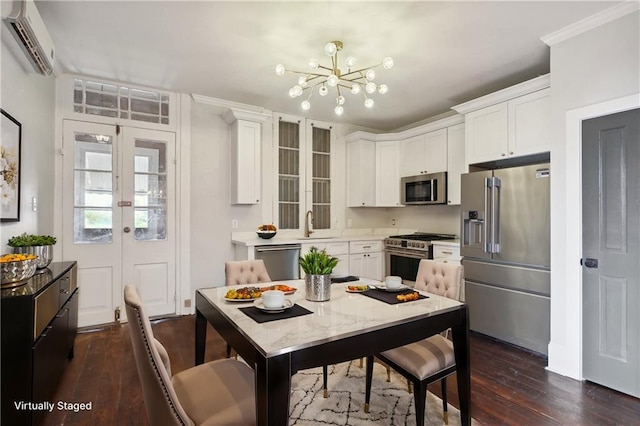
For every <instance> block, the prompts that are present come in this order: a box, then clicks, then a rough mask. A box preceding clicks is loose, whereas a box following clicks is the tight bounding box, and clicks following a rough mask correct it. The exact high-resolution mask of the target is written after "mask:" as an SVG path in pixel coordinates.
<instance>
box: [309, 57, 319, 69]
mask: <svg viewBox="0 0 640 426" xmlns="http://www.w3.org/2000/svg"><path fill="white" fill-rule="evenodd" d="M309 68H311V69H312V70H315V69H318V60H317V59H314V58H311V59H309Z"/></svg>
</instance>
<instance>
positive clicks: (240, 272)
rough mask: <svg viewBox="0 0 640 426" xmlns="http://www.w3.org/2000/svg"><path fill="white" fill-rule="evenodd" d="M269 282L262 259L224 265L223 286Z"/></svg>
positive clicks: (228, 351) (228, 350) (237, 261)
mask: <svg viewBox="0 0 640 426" xmlns="http://www.w3.org/2000/svg"><path fill="white" fill-rule="evenodd" d="M270 281H271V277H269V273H268V272H267V267H266V266H265V265H264V261H263V260H262V259H255V260H234V261H230V262H226V263H225V264H224V285H225V286H229V285H242V284H258V283H268V282H270ZM230 356H231V345H229V344H228V343H227V358H229V357H230Z"/></svg>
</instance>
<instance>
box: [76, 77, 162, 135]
mask: <svg viewBox="0 0 640 426" xmlns="http://www.w3.org/2000/svg"><path fill="white" fill-rule="evenodd" d="M73 111H74V112H79V113H83V114H92V115H101V116H103V117H114V118H121V119H127V120H135V121H144V122H147V123H159V124H169V94H167V93H161V92H156V91H152V90H144V89H137V88H133V87H127V86H118V85H115V84H111V83H104V82H100V81H91V80H83V79H80V78H74V80H73Z"/></svg>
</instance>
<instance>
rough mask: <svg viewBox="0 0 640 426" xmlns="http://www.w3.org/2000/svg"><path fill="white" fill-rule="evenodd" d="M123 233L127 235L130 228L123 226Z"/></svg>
mask: <svg viewBox="0 0 640 426" xmlns="http://www.w3.org/2000/svg"><path fill="white" fill-rule="evenodd" d="M123 231H124V232H125V233H129V232H131V228H129V227H128V226H125V227H124V229H123Z"/></svg>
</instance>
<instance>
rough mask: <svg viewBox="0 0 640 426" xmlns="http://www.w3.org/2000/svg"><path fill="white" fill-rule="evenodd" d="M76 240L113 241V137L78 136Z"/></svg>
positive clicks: (76, 160) (76, 148)
mask: <svg viewBox="0 0 640 426" xmlns="http://www.w3.org/2000/svg"><path fill="white" fill-rule="evenodd" d="M73 174H74V178H73V194H74V206H73V218H74V220H73V223H74V226H73V229H74V232H73V240H74V243H77V244H105V243H111V242H112V241H113V137H112V136H109V135H101V134H93V133H83V132H75V143H74V170H73Z"/></svg>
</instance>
